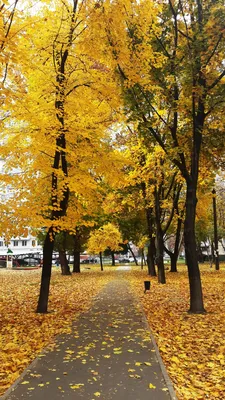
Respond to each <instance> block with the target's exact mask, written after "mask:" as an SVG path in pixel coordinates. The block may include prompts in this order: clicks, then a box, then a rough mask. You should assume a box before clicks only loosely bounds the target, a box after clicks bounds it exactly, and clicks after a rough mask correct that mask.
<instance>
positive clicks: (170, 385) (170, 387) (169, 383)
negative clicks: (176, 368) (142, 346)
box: [132, 292, 178, 400]
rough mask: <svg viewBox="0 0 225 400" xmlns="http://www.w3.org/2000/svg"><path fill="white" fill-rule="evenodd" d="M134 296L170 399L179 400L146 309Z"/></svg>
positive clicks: (134, 295) (135, 296)
mask: <svg viewBox="0 0 225 400" xmlns="http://www.w3.org/2000/svg"><path fill="white" fill-rule="evenodd" d="M132 295H133V297H134V298H135V299H136V301H137V304H139V305H140V307H139V309H140V311H141V313H142V319H143V323H144V324H145V326H146V328H147V329H148V331H149V334H150V338H151V341H152V344H153V347H154V349H155V354H156V357H157V360H158V362H159V365H160V368H161V371H162V374H163V377H164V379H165V382H166V385H167V388H168V390H169V395H170V398H171V400H178V398H177V396H176V393H175V390H174V387H173V383H172V381H171V379H170V377H169V374H168V372H167V370H166V367H165V365H164V363H163V360H162V357H161V355H160V352H159V348H158V346H157V344H156V341H155V338H154V335H153V333H152V330H151V327H150V325H149V322H148V320H147V317H146V315H145V312H144V309H143V307H142V304H141V301H140V299H139V298H138V297H137V295H136V294H133V292H132Z"/></svg>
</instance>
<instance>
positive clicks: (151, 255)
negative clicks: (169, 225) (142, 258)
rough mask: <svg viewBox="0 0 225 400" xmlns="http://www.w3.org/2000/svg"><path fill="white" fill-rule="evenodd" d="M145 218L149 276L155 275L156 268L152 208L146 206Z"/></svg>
mask: <svg viewBox="0 0 225 400" xmlns="http://www.w3.org/2000/svg"><path fill="white" fill-rule="evenodd" d="M146 219H147V226H148V237H149V246H148V253H147V265H148V274H149V275H150V276H156V268H155V255H156V247H155V237H154V236H153V230H154V228H153V226H154V223H153V220H154V219H153V209H152V208H149V207H148V208H146Z"/></svg>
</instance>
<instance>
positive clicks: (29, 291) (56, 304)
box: [0, 270, 112, 394]
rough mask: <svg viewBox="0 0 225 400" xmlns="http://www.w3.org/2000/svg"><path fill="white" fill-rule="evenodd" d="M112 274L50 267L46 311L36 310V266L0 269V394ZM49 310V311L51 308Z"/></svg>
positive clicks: (65, 330)
mask: <svg viewBox="0 0 225 400" xmlns="http://www.w3.org/2000/svg"><path fill="white" fill-rule="evenodd" d="M110 279H112V276H111V274H110V273H104V274H102V273H100V272H91V271H88V272H87V273H86V272H84V273H82V274H80V275H78V274H76V275H73V276H62V275H61V273H60V272H59V271H53V274H52V280H51V286H50V301H49V307H48V308H49V311H50V312H49V313H48V314H46V315H41V314H36V313H35V311H36V307H37V300H38V296H39V287H40V270H39V271H38V270H35V271H12V270H11V271H9V270H8V271H7V270H0V365H1V371H0V394H2V393H4V392H5V390H6V389H7V388H8V387H9V386H10V385H11V384H12V383H13V382H14V381H15V380H16V379H17V378H18V376H19V375H20V373H21V372H22V371H23V370H24V368H26V366H27V365H28V364H29V363H30V362H31V361H32V360H33V359H34V358H35V357H36V356H37V354H38V353H40V351H41V350H42V349H43V348H44V347H45V346H46V345H47V344H49V343H50V342H52V343H53V338H54V336H55V335H56V334H58V333H61V332H70V327H71V324H72V321H73V320H74V319H75V318H77V317H78V316H79V314H80V313H82V312H84V311H86V310H87V309H88V308H89V307H90V305H91V299H92V298H93V296H94V295H96V294H97V293H98V292H99V290H100V289H101V287H102V286H103V285H105V284H106V283H107V282H108V281H109V280H110ZM51 311H52V312H51Z"/></svg>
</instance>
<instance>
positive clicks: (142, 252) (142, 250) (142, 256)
mask: <svg viewBox="0 0 225 400" xmlns="http://www.w3.org/2000/svg"><path fill="white" fill-rule="evenodd" d="M144 257H145V255H144V249H141V269H143V264H144Z"/></svg>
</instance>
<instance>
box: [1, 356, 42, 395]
mask: <svg viewBox="0 0 225 400" xmlns="http://www.w3.org/2000/svg"><path fill="white" fill-rule="evenodd" d="M40 354H43V352H42V353H40ZM40 354H39V356H40ZM38 360H39V358H38V356H37V357H36V358H35V359H34V360H33V361H32V362H31V363H30V364H29V365H28V366H27V368H26V369H24V371H23V372H22V373H21V374H20V375H19V376H18V378H17V379H16V380H15V382H13V384H12V385H11V386H10V387H9V388H8V389H7V390H6V392H5V393H4V394H3V395H2V396H0V400H6V399H7V397H8V396H9V395H10V394H11V393H12V392H13V391H14V389H15V388H16V386H17V385H18V384H19V383H20V382H21V381H22V380H23V378H24V376H25V375H26V374H27V372H29V370H30V369H31V368H32V367H35V365H36V364H37V362H38Z"/></svg>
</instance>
